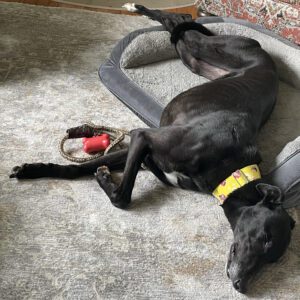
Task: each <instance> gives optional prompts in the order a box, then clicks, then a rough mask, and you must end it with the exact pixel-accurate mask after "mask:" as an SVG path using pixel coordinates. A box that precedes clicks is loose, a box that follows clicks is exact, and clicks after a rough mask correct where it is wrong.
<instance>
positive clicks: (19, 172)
mask: <svg viewBox="0 0 300 300" xmlns="http://www.w3.org/2000/svg"><path fill="white" fill-rule="evenodd" d="M30 171H31V168H30V164H23V165H21V166H15V167H13V168H12V171H11V174H10V175H9V178H17V179H25V178H30Z"/></svg>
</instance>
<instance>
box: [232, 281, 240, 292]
mask: <svg viewBox="0 0 300 300" xmlns="http://www.w3.org/2000/svg"><path fill="white" fill-rule="evenodd" d="M240 282H241V280H240V279H238V280H236V281H235V282H234V283H233V286H234V288H235V289H236V290H239V289H240Z"/></svg>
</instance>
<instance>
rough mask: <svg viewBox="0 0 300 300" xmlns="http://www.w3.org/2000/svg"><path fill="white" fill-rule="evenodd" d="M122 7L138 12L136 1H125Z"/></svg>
mask: <svg viewBox="0 0 300 300" xmlns="http://www.w3.org/2000/svg"><path fill="white" fill-rule="evenodd" d="M122 7H123V8H125V9H127V10H128V11H131V12H137V8H136V7H135V3H125V4H124V5H123V6H122Z"/></svg>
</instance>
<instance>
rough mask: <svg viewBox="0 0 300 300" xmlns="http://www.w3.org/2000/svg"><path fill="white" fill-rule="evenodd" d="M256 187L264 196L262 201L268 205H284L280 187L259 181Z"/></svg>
mask: <svg viewBox="0 0 300 300" xmlns="http://www.w3.org/2000/svg"><path fill="white" fill-rule="evenodd" d="M256 189H257V190H258V191H259V193H260V194H261V195H262V196H263V199H262V203H263V204H265V205H266V206H267V207H269V208H271V209H273V208H275V207H277V206H279V205H282V201H283V196H282V192H281V190H280V188H279V187H277V186H274V185H270V184H266V183H259V184H257V185H256Z"/></svg>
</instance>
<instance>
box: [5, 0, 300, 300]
mask: <svg viewBox="0 0 300 300" xmlns="http://www.w3.org/2000/svg"><path fill="white" fill-rule="evenodd" d="M154 24H155V23H154V22H151V21H149V20H147V19H144V18H141V17H128V16H120V15H109V14H100V13H92V12H87V11H80V10H71V9H60V8H59V9H58V8H45V7H37V6H28V5H22V4H8V3H0V58H1V60H0V84H1V86H0V111H1V121H2V125H1V131H0V135H1V136H0V137H1V146H0V155H1V158H2V159H1V165H0V179H1V182H0V190H1V194H0V298H1V299H220V298H222V299H244V298H247V296H244V295H240V294H238V293H237V292H236V291H235V290H234V289H233V288H232V285H231V283H230V281H229V280H227V278H226V275H225V272H224V265H225V261H226V258H227V251H228V249H229V245H230V242H231V238H232V234H231V231H230V229H229V225H228V224H227V221H226V219H225V217H224V216H223V212H222V209H221V208H220V207H218V205H217V204H216V201H215V200H214V198H212V197H210V196H205V195H201V194H197V193H193V192H187V191H181V190H177V189H172V188H168V187H165V186H163V185H162V184H161V183H159V182H158V180H157V179H155V178H154V176H152V175H151V174H150V173H149V172H142V173H140V174H139V176H138V178H137V182H136V186H135V189H134V193H133V204H132V207H131V209H130V210H128V211H122V210H119V209H116V208H114V207H113V206H112V205H111V204H110V203H109V201H108V199H107V197H106V196H105V195H104V193H103V192H102V191H101V190H100V189H99V187H98V186H97V184H96V182H95V181H94V180H93V179H92V178H83V179H80V180H73V181H65V180H63V181H58V180H53V179H51V180H48V179H41V180H37V181H22V182H16V181H15V180H8V174H9V171H10V169H11V167H12V166H14V165H16V164H20V163H23V162H36V161H43V162H48V161H51V162H57V163H66V162H65V161H64V160H63V159H62V158H61V157H60V155H59V152H58V150H57V144H58V141H59V139H60V138H61V136H62V135H63V133H64V131H65V130H66V129H67V128H68V127H72V126H76V125H79V124H81V123H82V122H83V121H84V120H89V121H94V122H95V123H97V124H105V125H114V126H118V127H123V128H127V129H131V128H136V127H144V126H145V125H144V124H143V123H142V122H141V121H140V120H139V119H138V118H137V117H136V116H135V115H134V114H133V113H131V112H130V111H129V110H128V109H127V108H125V107H124V106H123V105H122V104H120V102H119V101H117V100H116V99H115V98H114V96H112V95H111V94H110V93H109V92H108V91H107V90H106V89H105V88H104V87H103V86H102V85H101V83H100V82H99V79H98V75H97V69H98V66H99V65H100V64H101V63H102V62H103V61H104V60H105V59H106V58H107V56H108V55H109V53H110V51H111V49H112V47H113V45H114V44H115V43H116V42H117V41H118V40H119V39H121V38H122V37H124V36H125V35H126V34H127V33H129V32H131V31H133V30H135V29H138V28H143V27H147V26H150V25H154ZM155 25H156V24H155ZM281 93H282V95H283V96H284V93H285V92H284V89H283V90H281ZM298 102H299V101H298ZM281 105H282V106H281V107H279V110H277V114H278V113H279V112H280V110H281V109H282V110H284V103H282V104H281ZM298 105H299V103H298ZM297 107H298V109H299V106H297ZM285 113H286V114H288V111H286V112H285ZM274 116H275V117H276V114H275V115H274ZM279 118H280V117H279ZM284 118H287V115H285V116H284ZM282 122H283V123H284V120H283V121H282ZM269 128H270V131H269V132H268V131H267V129H268V127H266V128H265V129H264V130H265V132H264V133H263V137H264V138H267V137H268V134H274V133H273V132H272V121H271V126H270V127H269ZM285 130H286V135H285V137H284V138H285V140H284V141H282V140H280V141H278V143H277V144H276V145H271V144H270V145H269V147H270V148H274V147H275V148H276V149H278V152H279V151H280V150H281V149H282V147H283V145H284V144H285V143H286V142H288V141H289V140H292V139H293V138H295V136H291V135H290V133H289V127H286V129H285ZM275 134H276V133H275ZM265 150H266V149H265ZM264 153H267V151H265V152H264ZM267 158H268V157H267ZM266 168H267V167H266ZM291 213H292V215H293V217H294V218H295V219H296V221H297V222H298V223H299V221H300V218H299V210H298V211H296V210H292V211H291ZM299 246H300V230H299V225H296V228H295V230H294V232H293V240H292V243H291V245H290V247H289V249H288V251H287V253H286V255H285V256H284V257H283V258H282V259H281V260H280V262H279V263H276V264H273V265H270V266H268V267H267V268H265V270H264V271H263V272H262V274H261V276H260V278H259V279H258V280H257V281H255V282H254V283H253V286H252V289H251V293H250V297H251V298H253V299H262V298H263V299H300V297H299V294H300V284H299V283H300V259H299V248H300V247H299ZM248 296H249V295H248Z"/></svg>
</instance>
